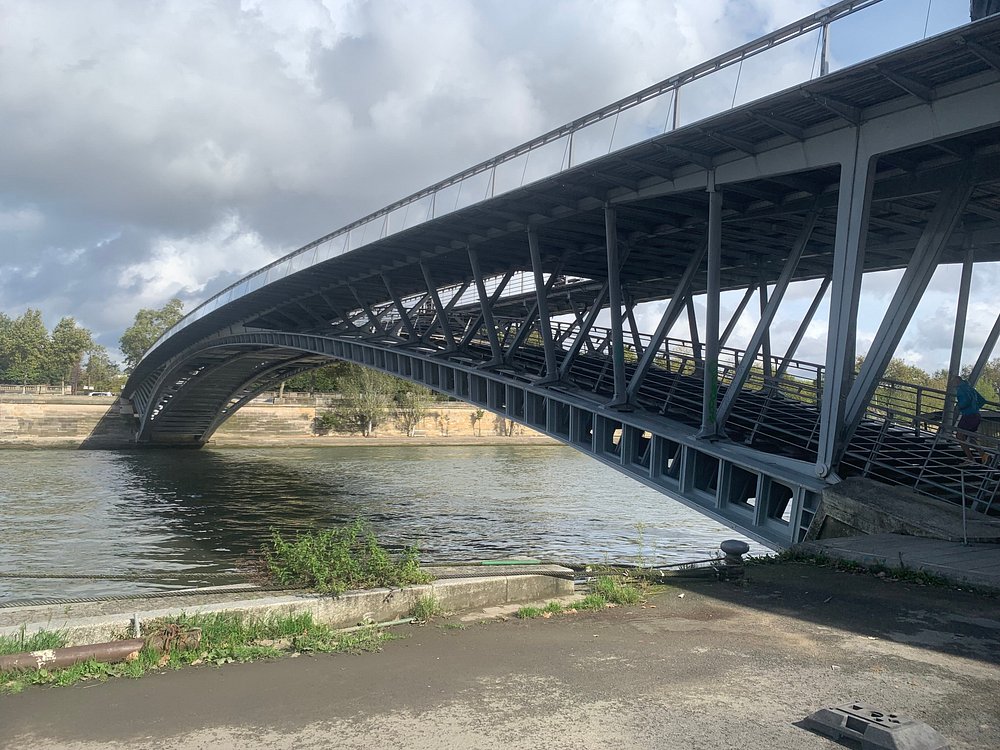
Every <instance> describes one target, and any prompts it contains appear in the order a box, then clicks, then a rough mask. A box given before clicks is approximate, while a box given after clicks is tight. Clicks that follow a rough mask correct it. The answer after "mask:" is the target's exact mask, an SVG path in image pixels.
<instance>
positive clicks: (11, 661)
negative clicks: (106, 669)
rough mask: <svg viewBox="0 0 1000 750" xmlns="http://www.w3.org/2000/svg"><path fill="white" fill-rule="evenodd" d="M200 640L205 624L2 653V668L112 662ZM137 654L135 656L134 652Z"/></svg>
mask: <svg viewBox="0 0 1000 750" xmlns="http://www.w3.org/2000/svg"><path fill="white" fill-rule="evenodd" d="M199 643H201V628H192V629H191V630H188V631H185V632H183V633H177V634H156V635H152V636H150V637H148V638H130V639H128V640H126V641H108V642H106V643H94V644H91V645H88V646H66V647H65V648H50V649H43V650H42V651H30V652H23V653H20V654H7V655H5V656H0V672H14V671H30V670H33V669H62V668H64V667H71V666H73V665H74V664H79V663H80V662H84V661H90V660H91V659H93V660H94V661H100V662H105V663H108V664H110V663H113V662H118V661H126V660H130V659H133V658H138V656H139V651H141V650H142V649H143V648H144V647H149V648H151V649H153V651H155V652H156V653H161V652H163V651H164V650H165V649H168V648H170V647H176V648H179V649H181V650H188V649H192V648H197V647H198V644H199ZM133 654H135V656H132V655H133Z"/></svg>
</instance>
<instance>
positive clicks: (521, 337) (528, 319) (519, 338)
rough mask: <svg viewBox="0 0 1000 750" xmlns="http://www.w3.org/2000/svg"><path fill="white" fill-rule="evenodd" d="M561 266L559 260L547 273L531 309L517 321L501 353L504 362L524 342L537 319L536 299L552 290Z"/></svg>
mask: <svg viewBox="0 0 1000 750" xmlns="http://www.w3.org/2000/svg"><path fill="white" fill-rule="evenodd" d="M562 266H563V264H562V261H560V263H559V265H558V266H557V267H556V269H555V271H553V272H552V273H551V274H550V275H549V280H548V281H547V282H546V284H545V286H544V287H543V289H542V291H541V292H540V293H536V301H535V303H534V304H533V305H532V306H531V309H530V310H529V311H528V314H527V315H525V316H524V319H523V320H522V321H520V322H519V324H518V329H517V334H516V335H515V336H514V340H513V341H512V342H511V344H510V346H509V347H508V348H507V351H506V352H504V355H503V359H504V362H508V363H509V362H511V361H512V360H513V358H514V355H515V354H516V353H517V350H518V349H520V348H521V345H522V344H524V342H525V340H526V339H527V338H528V336H529V335H530V334H531V329H532V327H534V325H535V321H536V320H537V319H538V301H537V299H538V298H543V299H544V298H546V297H547V296H548V294H549V292H550V291H551V290H552V285H553V284H555V281H556V278H557V277H558V276H559V274H560V273H562ZM551 333H552V329H551V328H549V335H550V336H551ZM504 343H506V338H505V339H504ZM546 377H547V376H546Z"/></svg>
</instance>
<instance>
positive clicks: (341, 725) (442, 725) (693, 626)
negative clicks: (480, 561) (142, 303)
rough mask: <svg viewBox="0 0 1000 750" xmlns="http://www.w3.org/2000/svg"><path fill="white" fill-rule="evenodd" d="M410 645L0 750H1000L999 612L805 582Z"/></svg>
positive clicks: (1, 726)
mask: <svg viewBox="0 0 1000 750" xmlns="http://www.w3.org/2000/svg"><path fill="white" fill-rule="evenodd" d="M488 614H489V615H490V616H489V617H487V619H481V620H462V619H460V618H457V617H451V618H447V619H444V620H439V621H436V622H434V623H431V624H429V625H426V626H421V627H417V626H406V627H404V628H402V629H401V630H398V631H397V632H398V633H399V635H400V636H402V637H401V638H400V639H398V640H395V641H392V642H390V643H388V644H386V646H385V648H384V650H383V651H382V652H380V653H376V654H364V655H340V654H336V655H323V656H300V657H298V658H288V657H285V658H282V659H278V660H275V661H267V662H257V663H252V664H230V665H225V666H222V667H215V666H199V667H190V668H185V669H182V670H178V671H166V672H162V673H158V674H155V675H151V676H146V677H143V678H141V679H138V680H125V679H117V680H112V681H109V682H105V683H86V684H82V685H76V686H72V687H69V688H32V689H29V690H26V691H25V692H24V693H21V694H19V695H13V696H4V697H0V747H3V748H19V749H20V748H57V749H59V750H71V749H72V750H96V749H97V748H111V749H113V750H117V749H119V748H171V749H173V748H185V749H186V748H206V749H211V750H228V749H229V748H282V749H283V748H332V747H336V748H393V749H396V748H400V749H409V748H412V749H413V750H416V749H418V748H419V749H423V748H435V749H442V748H498V749H500V748H502V749H503V750H510V749H511V748H546V749H556V748H572V749H573V750H581V749H588V748H595V749H596V748H614V749H615V750H630V749H631V748H636V749H637V750H638V749H639V748H642V750H646V749H647V748H679V749H684V750H688V749H694V748H705V749H706V750H708V749H709V748H711V750H717V749H718V748H727V749H729V750H737V749H739V748H748V749H749V748H754V749H756V748H767V749H772V748H791V749H797V748H839V747H843V745H839V744H837V743H835V742H833V741H832V740H830V739H827V738H825V737H822V736H819V735H816V734H814V733H812V732H810V731H808V730H807V729H805V728H803V727H802V726H801V720H802V719H803V718H804V717H805V716H806V715H808V714H810V713H811V712H813V711H815V710H816V709H818V708H821V707H824V706H834V705H842V704H845V703H848V702H852V701H862V702H865V703H867V704H870V705H873V706H876V707H884V708H885V709H887V710H889V711H892V712H895V713H897V714H900V715H903V716H906V717H910V718H914V719H918V720H920V721H924V722H926V723H928V724H929V725H931V726H932V727H934V728H935V729H936V730H937V731H939V732H941V733H942V734H943V735H944V736H945V737H946V738H947V739H948V740H949V741H950V743H951V747H952V748H953V750H963V749H966V748H990V749H995V748H998V747H1000V600H998V599H997V598H995V597H989V596H983V595H980V594H974V593H970V592H965V591H955V590H949V589H942V588H935V587H927V586H920V585H916V584H910V583H902V582H893V581H888V580H882V579H879V578H876V577H873V576H869V575H852V574H847V573H838V572H835V571H832V570H828V569H821V568H815V567H810V566H806V565H801V564H792V563H786V564H782V565H768V566H759V567H754V568H752V569H751V570H750V575H749V581H748V582H746V583H744V584H732V583H725V584H723V583H708V582H690V583H684V584H680V585H676V586H673V587H670V588H668V589H666V590H664V591H661V592H659V593H656V594H654V595H652V596H650V597H649V599H648V601H647V603H646V605H644V606H639V607H631V608H615V609H608V610H605V611H602V612H598V613H577V614H563V615H556V616H553V617H551V618H549V619H536V620H530V621H524V620H517V619H515V618H510V617H508V618H507V619H498V618H497V617H496V614H497V613H496V612H492V613H488Z"/></svg>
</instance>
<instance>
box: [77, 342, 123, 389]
mask: <svg viewBox="0 0 1000 750" xmlns="http://www.w3.org/2000/svg"><path fill="white" fill-rule="evenodd" d="M81 378H82V380H83V382H84V383H85V384H86V385H88V386H90V387H91V389H93V390H95V391H110V392H112V393H117V392H118V391H120V390H121V389H122V386H123V385H124V382H123V381H124V379H125V376H124V375H123V374H122V371H121V370H120V369H119V368H118V365H116V364H115V363H114V362H112V361H111V357H109V356H108V352H107V349H105V348H104V347H103V346H100V345H99V344H95V345H94V347H93V348H92V349H91V350H90V352H89V353H88V355H87V362H86V364H85V365H84V366H83V372H82V373H81Z"/></svg>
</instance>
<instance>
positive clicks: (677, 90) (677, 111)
mask: <svg viewBox="0 0 1000 750" xmlns="http://www.w3.org/2000/svg"><path fill="white" fill-rule="evenodd" d="M680 126H681V87H680V84H678V85H677V86H675V87H674V116H673V122H672V123H671V124H670V129H671V130H677V128H679V127H680Z"/></svg>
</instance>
